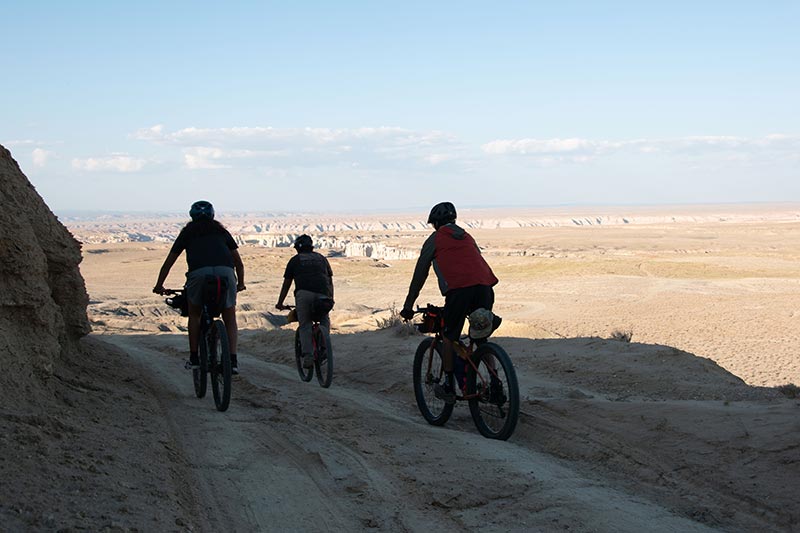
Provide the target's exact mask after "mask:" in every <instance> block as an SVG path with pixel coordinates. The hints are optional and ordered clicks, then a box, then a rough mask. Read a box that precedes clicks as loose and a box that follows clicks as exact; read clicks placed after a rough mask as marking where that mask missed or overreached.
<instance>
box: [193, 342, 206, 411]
mask: <svg viewBox="0 0 800 533" xmlns="http://www.w3.org/2000/svg"><path fill="white" fill-rule="evenodd" d="M199 341H200V342H198V344H199V346H198V349H199V350H198V356H199V359H200V368H195V369H192V380H193V381H194V393H195V395H196V396H197V397H198V398H202V397H204V396H205V395H206V384H207V383H208V382H207V381H206V380H207V377H206V376H207V375H208V374H207V373H208V342H207V341H206V336H205V335H203V334H201V335H200V339H199Z"/></svg>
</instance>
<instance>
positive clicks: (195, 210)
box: [189, 200, 214, 221]
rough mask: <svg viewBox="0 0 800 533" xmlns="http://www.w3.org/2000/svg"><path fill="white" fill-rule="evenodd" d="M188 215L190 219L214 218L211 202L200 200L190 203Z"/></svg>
mask: <svg viewBox="0 0 800 533" xmlns="http://www.w3.org/2000/svg"><path fill="white" fill-rule="evenodd" d="M189 216H190V217H192V220H195V221H197V220H214V206H213V205H211V202H206V201H205V200H200V201H198V202H195V203H193V204H192V207H191V209H189Z"/></svg>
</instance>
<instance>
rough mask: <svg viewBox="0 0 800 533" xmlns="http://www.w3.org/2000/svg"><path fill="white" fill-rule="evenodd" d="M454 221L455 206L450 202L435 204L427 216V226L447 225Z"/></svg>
mask: <svg viewBox="0 0 800 533" xmlns="http://www.w3.org/2000/svg"><path fill="white" fill-rule="evenodd" d="M455 221H456V206H454V205H453V204H451V203H450V202H442V203H440V204H436V205H435V206H433V209H431V214H430V215H428V224H447V223H448V222H455Z"/></svg>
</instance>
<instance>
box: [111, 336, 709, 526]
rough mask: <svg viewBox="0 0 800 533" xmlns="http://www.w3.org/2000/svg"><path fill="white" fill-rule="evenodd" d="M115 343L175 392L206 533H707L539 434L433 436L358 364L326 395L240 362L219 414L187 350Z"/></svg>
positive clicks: (271, 367) (459, 426) (168, 403)
mask: <svg viewBox="0 0 800 533" xmlns="http://www.w3.org/2000/svg"><path fill="white" fill-rule="evenodd" d="M106 338H107V339H109V340H111V341H112V342H113V343H114V344H116V345H117V346H119V347H121V348H123V349H125V350H127V351H128V353H130V354H131V356H132V357H133V358H134V359H135V360H136V361H137V362H138V363H139V364H140V365H141V366H142V368H143V369H145V371H146V372H148V373H149V374H150V375H151V378H152V381H153V383H154V389H156V390H158V389H161V392H160V393H159V394H160V395H161V400H160V401H161V403H162V406H163V409H164V416H165V417H167V418H168V419H169V420H170V427H171V428H172V431H173V432H174V433H175V435H176V436H177V437H176V440H177V441H178V442H179V443H180V445H181V446H182V448H183V453H184V455H185V456H186V457H187V458H188V459H187V469H188V471H189V475H190V477H191V478H192V479H194V481H195V483H196V485H197V490H196V498H197V500H198V501H199V502H200V503H199V506H200V508H202V509H203V510H204V511H203V512H204V516H203V517H202V520H200V521H199V522H200V529H201V530H205V529H219V528H227V529H235V530H242V531H249V530H257V529H268V528H270V527H272V528H276V527H284V528H289V529H295V530H320V529H323V530H325V529H331V530H342V529H345V530H352V529H363V528H371V527H380V528H386V529H392V530H419V529H422V528H434V529H436V530H442V531H450V530H463V529H465V528H467V529H469V528H473V527H477V526H478V525H479V524H480V525H481V527H482V528H484V529H487V530H490V531H492V530H496V531H501V530H513V529H537V528H538V529H552V528H557V529H561V528H563V527H569V528H571V529H572V530H578V531H640V530H642V528H645V529H647V530H649V531H674V530H681V531H705V530H707V529H706V527H705V526H703V525H702V524H699V523H697V522H695V521H692V520H691V519H687V518H685V517H681V516H676V515H675V514H674V513H673V512H672V511H671V510H670V509H669V508H665V507H662V506H660V505H657V504H653V503H652V502H650V501H647V500H646V499H644V498H642V497H641V496H640V495H633V493H631V494H628V493H626V492H623V491H620V490H618V489H617V488H614V487H613V486H612V485H609V484H608V483H607V482H606V481H605V480H601V479H592V478H591V477H586V476H585V475H583V474H581V473H580V472H578V471H575V470H574V469H573V468H572V467H571V466H570V465H569V464H568V463H566V462H565V461H563V460H561V459H556V458H554V457H553V456H551V455H548V454H544V453H541V452H540V451H537V450H536V449H535V448H536V446H537V444H536V442H535V440H529V438H528V435H529V430H526V429H523V428H520V429H518V431H519V435H515V436H514V438H513V440H512V442H498V441H491V440H487V439H483V438H482V437H480V435H479V434H478V433H477V431H476V430H475V428H474V426H472V422H471V419H470V418H469V414H468V412H467V410H466V409H457V410H456V413H455V415H454V417H453V420H452V423H450V424H448V426H447V427H446V428H434V427H432V426H429V425H428V424H426V423H425V422H424V421H423V420H422V419H421V417H420V416H419V414H418V413H417V411H416V406H415V405H414V404H413V398H412V397H410V396H409V395H408V393H407V391H405V390H397V388H395V387H388V388H387V387H385V388H383V389H382V390H383V392H382V393H380V394H378V393H377V392H376V391H377V389H376V388H375V387H372V388H370V387H369V385H368V384H367V383H363V382H361V381H360V380H358V379H352V378H353V377H352V376H348V375H347V373H348V370H347V368H346V366H345V368H344V369H343V368H340V369H339V370H338V372H339V374H338V377H339V378H340V379H338V380H337V379H336V378H335V380H334V386H333V387H332V388H331V389H321V388H320V387H318V386H317V385H316V383H313V382H312V383H301V382H300V380H299V378H298V377H297V375H296V371H295V369H294V368H293V367H289V366H287V365H285V364H275V363H270V362H267V361H263V360H260V359H256V358H253V357H249V356H247V355H246V354H240V357H241V358H242V360H243V362H245V368H246V369H247V372H246V374H245V375H244V376H240V378H238V379H237V380H236V381H235V382H234V389H233V401H232V405H231V407H230V409H229V411H228V412H226V413H218V412H216V411H215V410H214V407H213V401H212V400H211V399H210V398H205V399H202V400H198V399H196V398H194V394H193V390H192V385H191V379H190V377H189V375H188V373H186V372H185V371H181V370H180V368H181V366H182V361H181V360H180V358H179V356H178V354H179V353H180V352H179V351H178V350H176V348H175V347H176V346H178V345H179V344H178V343H180V345H181V346H182V345H183V343H185V338H183V337H182V336H113V337H106ZM165 355H166V356H165ZM376 364H377V363H376ZM409 378H410V375H409ZM409 381H410V379H409ZM337 385H338V386H337ZM170 389H171V390H172V392H167V391H168V390H170ZM523 425H524V424H523ZM533 429H534V430H535V427H534V428H533ZM595 477H596V476H595ZM220 495H224V497H223V498H220Z"/></svg>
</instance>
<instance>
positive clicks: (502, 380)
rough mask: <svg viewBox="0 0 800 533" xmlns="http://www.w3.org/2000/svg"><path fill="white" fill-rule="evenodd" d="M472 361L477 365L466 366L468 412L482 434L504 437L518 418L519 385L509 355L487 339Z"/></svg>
mask: <svg viewBox="0 0 800 533" xmlns="http://www.w3.org/2000/svg"><path fill="white" fill-rule="evenodd" d="M472 361H473V362H474V363H475V365H476V366H477V367H478V370H477V373H476V371H475V369H473V368H472V365H469V366H468V367H467V395H472V394H477V397H475V398H472V399H470V400H469V411H470V413H471V414H472V419H473V420H474V421H475V426H477V428H478V431H480V433H481V435H483V436H484V437H487V438H490V439H499V440H507V439H508V438H509V437H510V436H511V434H512V433H514V428H516V427H517V420H518V419H519V385H518V383H517V373H516V372H515V371H514V365H513V364H512V363H511V358H510V357H509V356H508V354H507V353H506V351H505V350H503V348H501V347H500V346H498V345H497V344H494V343H493V342H487V343H486V344H483V345H482V346H480V347H478V349H477V350H475V353H473V354H472Z"/></svg>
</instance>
